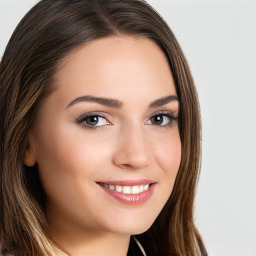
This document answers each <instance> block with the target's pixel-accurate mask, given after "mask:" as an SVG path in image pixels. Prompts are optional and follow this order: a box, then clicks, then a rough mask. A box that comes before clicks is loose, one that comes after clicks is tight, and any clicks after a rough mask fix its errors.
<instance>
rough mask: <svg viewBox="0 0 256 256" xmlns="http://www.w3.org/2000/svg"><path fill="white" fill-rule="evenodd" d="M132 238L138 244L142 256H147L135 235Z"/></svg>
mask: <svg viewBox="0 0 256 256" xmlns="http://www.w3.org/2000/svg"><path fill="white" fill-rule="evenodd" d="M133 238H134V240H135V242H136V243H137V245H138V246H139V248H140V250H141V252H142V254H143V256H147V254H146V252H145V250H144V249H143V247H142V245H141V244H140V242H139V241H138V240H137V239H136V238H135V237H133Z"/></svg>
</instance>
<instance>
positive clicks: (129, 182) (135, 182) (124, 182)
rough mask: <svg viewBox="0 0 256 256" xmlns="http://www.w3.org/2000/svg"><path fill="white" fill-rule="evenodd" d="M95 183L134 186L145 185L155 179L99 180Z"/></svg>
mask: <svg viewBox="0 0 256 256" xmlns="http://www.w3.org/2000/svg"><path fill="white" fill-rule="evenodd" d="M97 183H104V184H107V185H121V186H136V185H147V184H151V183H155V181H153V180H150V179H137V180H115V181H100V182H97Z"/></svg>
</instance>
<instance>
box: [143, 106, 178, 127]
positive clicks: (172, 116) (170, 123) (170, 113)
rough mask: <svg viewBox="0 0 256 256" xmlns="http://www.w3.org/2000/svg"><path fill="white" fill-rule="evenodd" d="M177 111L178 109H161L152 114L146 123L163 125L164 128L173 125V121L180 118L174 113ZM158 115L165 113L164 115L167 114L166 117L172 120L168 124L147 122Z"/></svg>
mask: <svg viewBox="0 0 256 256" xmlns="http://www.w3.org/2000/svg"><path fill="white" fill-rule="evenodd" d="M175 112H176V111H170V110H160V111H157V112H155V113H153V114H151V115H150V116H149V117H148V118H147V120H146V122H145V124H146V125H153V126H158V127H162V128H164V127H171V126H172V125H173V123H174V122H175V121H177V120H178V115H177V114H174V113H175ZM157 115H163V116H166V117H168V118H170V122H169V123H168V124H166V125H154V124H147V122H148V121H150V119H151V118H153V117H155V116H157Z"/></svg>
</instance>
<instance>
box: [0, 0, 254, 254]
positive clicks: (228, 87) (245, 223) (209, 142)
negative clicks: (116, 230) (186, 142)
mask: <svg viewBox="0 0 256 256" xmlns="http://www.w3.org/2000/svg"><path fill="white" fill-rule="evenodd" d="M37 2H38V1H36V0H0V58H1V57H2V55H3V52H4V49H5V47H6V44H7V42H8V40H9V38H10V36H11V34H12V32H13V30H14V29H15V27H16V25H17V24H18V22H19V21H20V19H21V18H22V17H23V16H24V14H25V13H26V12H27V11H28V10H29V9H30V8H31V7H32V6H33V5H34V4H36V3H37ZM148 2H149V3H150V4H151V5H152V6H153V7H154V8H155V9H156V10H157V11H158V12H159V13H160V14H161V15H162V17H163V18H164V19H165V20H166V21H167V23H168V24H169V26H170V27H171V29H172V30H173V32H174V34H175V35H176V37H177V39H178V41H179V42H180V44H181V47H182V49H183V51H184V53H185V55H186V57H187V59H188V62H189V64H190V67H191V70H192V74H193V76H194V80H195V83H196V86H197V90H198V94H199V99H200V104H201V112H202V125H203V136H202V145H203V154H202V167H201V177H200V181H199V185H198V192H197V197H196V207H195V218H196V223H197V226H198V228H199V230H200V232H201V234H202V236H203V238H204V241H205V244H206V247H207V249H208V252H209V256H252V255H254V256H256V214H255V213H256V149H255V145H256V0H251V1H250V0H240V1H236V0H201V1H199V0H166V1H164V0H149V1H148Z"/></svg>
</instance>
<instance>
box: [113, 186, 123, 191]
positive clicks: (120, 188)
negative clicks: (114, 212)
mask: <svg viewBox="0 0 256 256" xmlns="http://www.w3.org/2000/svg"><path fill="white" fill-rule="evenodd" d="M115 187H116V191H118V192H122V191H123V188H122V186H115Z"/></svg>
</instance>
